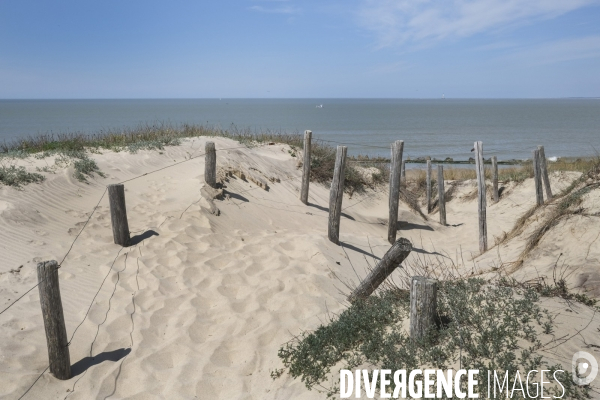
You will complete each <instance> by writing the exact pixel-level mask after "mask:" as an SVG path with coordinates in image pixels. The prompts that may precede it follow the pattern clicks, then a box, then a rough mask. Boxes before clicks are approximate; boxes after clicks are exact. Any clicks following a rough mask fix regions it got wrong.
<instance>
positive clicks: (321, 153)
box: [0, 124, 588, 195]
mask: <svg viewBox="0 0 600 400" xmlns="http://www.w3.org/2000/svg"><path fill="white" fill-rule="evenodd" d="M201 136H212V137H226V138H230V139H233V140H236V141H238V142H240V143H242V144H245V145H247V146H253V145H257V144H262V143H284V144H288V145H289V146H290V147H291V152H290V154H291V155H292V156H298V155H299V153H300V150H301V149H302V145H303V135H302V134H301V133H299V132H292V133H286V132H278V131H268V130H267V131H260V132H259V131H253V130H251V129H239V128H237V127H236V126H233V125H232V126H231V127H229V128H228V129H221V128H215V127H209V126H203V125H190V124H183V125H180V126H173V125H170V124H154V125H140V126H138V127H136V128H127V129H121V130H108V131H101V132H98V133H95V134H84V133H70V134H57V135H56V134H48V135H38V136H31V137H28V138H22V139H18V140H15V141H12V142H5V143H2V144H0V158H1V159H7V158H13V159H15V158H17V159H19V158H26V157H29V156H35V157H37V158H44V157H49V156H57V157H61V159H62V161H61V162H62V163H63V164H68V165H73V166H74V176H75V177H76V178H77V179H78V180H81V181H85V180H87V179H88V178H89V177H90V176H92V175H93V174H98V175H100V174H101V171H100V170H99V168H98V166H97V165H96V164H95V162H94V160H93V159H92V158H90V157H89V156H87V153H94V152H99V151H101V150H111V151H129V152H131V153H136V152H138V151H140V150H158V151H162V150H164V148H165V147H167V146H175V145H179V144H180V143H181V140H182V139H185V138H194V137H201ZM335 151H336V149H335V147H333V146H331V145H330V144H328V143H326V142H322V141H319V140H316V139H315V140H313V146H312V160H311V180H313V181H316V182H320V183H324V184H329V183H330V182H331V179H332V177H333V166H334V164H335ZM65 157H66V158H67V159H69V162H64V161H65ZM587 163H588V161H585V160H576V161H575V162H570V163H566V162H564V161H561V162H557V163H550V164H549V170H550V171H554V170H576V171H584V170H586V166H587ZM15 168H16V167H15ZM373 168H374V169H375V170H376V172H370V173H368V174H365V172H364V171H365V169H370V170H371V171H373ZM17 169H20V168H17ZM48 171H50V172H51V171H52V167H50V166H48V167H44V168H42V169H40V171H38V172H48ZM11 174H13V173H12V172H11ZM490 174H491V173H490V171H489V168H487V169H486V175H490ZM13 175H14V174H13ZM38 175H39V174H38ZM38 175H35V174H34V176H36V177H38ZM16 176H17V179H18V182H19V185H24V184H28V183H32V182H36V180H31V179H33V178H32V176H27V175H25V174H23V173H19V174H17V175H16ZM490 176H491V175H490ZM531 176H533V169H532V167H531V163H529V164H527V163H525V164H524V165H519V166H511V167H507V168H501V169H500V180H501V181H516V182H521V181H523V180H524V179H526V178H528V177H531ZM444 177H445V179H447V180H466V179H474V178H475V171H474V169H473V168H464V167H462V168H461V167H449V166H446V168H445V171H444ZM21 178H22V179H21ZM407 179H408V180H410V181H414V182H416V187H417V188H422V187H424V181H425V172H424V171H423V170H418V169H413V170H409V171H407ZM388 180H389V159H386V158H382V157H376V158H370V157H367V156H356V157H349V159H348V162H347V166H346V176H345V182H346V185H345V186H346V187H345V189H346V191H347V192H348V193H350V194H352V193H354V192H357V191H358V192H360V191H362V190H364V189H365V188H366V187H373V186H375V185H378V184H382V183H386V182H387V181H388ZM38 181H39V180H38ZM8 182H9V180H6V181H5V180H4V179H2V180H0V183H3V184H6V185H8V184H9V183H8ZM10 182H14V181H13V180H11V181H10ZM11 185H14V183H13V184H11ZM411 190H412V189H411ZM416 193H417V194H419V195H420V193H419V191H418V190H417V191H416Z"/></svg>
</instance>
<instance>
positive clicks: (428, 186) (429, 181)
mask: <svg viewBox="0 0 600 400" xmlns="http://www.w3.org/2000/svg"><path fill="white" fill-rule="evenodd" d="M429 213H431V158H430V157H427V214H429Z"/></svg>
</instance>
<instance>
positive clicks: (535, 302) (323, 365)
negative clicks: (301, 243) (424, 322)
mask: <svg viewBox="0 0 600 400" xmlns="http://www.w3.org/2000/svg"><path fill="white" fill-rule="evenodd" d="M547 289H548V288H547ZM556 290H557V289H554V288H549V289H548V290H546V291H544V292H543V293H540V291H538V290H535V289H534V288H530V287H524V286H519V285H507V284H506V282H504V281H500V282H496V283H490V282H486V281H484V280H483V279H477V278H468V279H455V280H447V281H441V282H440V286H439V289H438V297H437V308H438V315H439V320H438V326H437V328H436V329H432V330H431V331H430V332H429V335H428V336H427V337H426V338H425V339H423V340H421V341H413V340H411V339H410V337H409V335H408V332H407V331H406V327H405V326H406V325H403V322H404V321H406V320H407V319H408V317H409V307H410V299H409V292H408V290H406V289H402V288H400V287H396V286H393V285H387V286H386V287H385V288H382V289H381V290H379V292H377V293H376V294H374V295H372V296H371V297H369V298H368V299H366V300H364V301H358V302H356V303H354V304H352V305H351V306H350V307H349V308H347V309H346V310H344V311H343V312H342V313H341V314H340V315H337V316H334V317H332V318H331V319H330V320H329V322H328V323H326V324H323V325H321V326H319V327H318V328H317V329H316V330H314V331H307V332H303V333H301V334H300V335H298V336H297V337H295V338H293V339H292V340H291V341H290V342H288V343H285V344H284V345H283V346H282V347H281V348H280V349H279V352H278V355H279V358H280V359H281V361H282V363H283V368H281V369H278V370H275V371H272V373H271V376H272V377H273V378H274V379H277V378H278V377H280V376H282V375H283V374H285V373H287V374H289V375H290V376H291V377H293V378H299V379H300V380H301V381H302V382H304V384H305V385H306V387H307V388H308V389H309V390H312V389H315V390H319V391H322V392H323V393H324V394H326V395H327V396H328V397H337V396H338V395H339V393H340V388H339V370H340V369H349V370H354V369H359V368H360V369H370V370H373V369H390V370H392V371H395V370H407V371H410V370H416V369H422V368H423V367H424V366H427V368H432V369H441V370H446V369H450V368H454V369H459V368H462V369H467V370H468V369H477V370H479V371H480V372H479V376H480V377H487V374H488V371H496V372H497V374H498V376H504V373H505V372H506V371H508V373H509V375H508V376H509V385H508V387H509V388H512V387H513V384H515V381H516V373H517V371H519V373H520V374H521V376H525V374H527V372H528V371H530V370H538V371H539V370H540V369H546V370H550V371H552V372H551V373H553V372H554V371H558V370H563V371H565V372H558V373H557V374H558V375H557V376H558V377H559V379H560V381H561V383H562V384H563V386H564V388H565V389H564V390H565V394H564V397H563V398H569V399H584V398H589V390H590V388H589V387H582V386H577V385H575V384H574V383H573V381H572V379H571V373H570V368H569V366H566V367H564V366H562V365H559V364H556V365H550V364H548V363H547V362H546V361H544V360H543V358H542V356H541V353H540V352H541V351H543V350H544V349H546V348H551V347H552V346H554V345H556V343H555V338H554V337H553V333H554V320H553V317H552V316H551V314H550V313H549V312H548V311H547V310H545V309H543V308H542V307H541V305H540V303H539V301H540V296H541V295H561V293H562V294H564V292H561V291H562V290H563V289H558V291H556ZM563 297H564V296H563ZM492 373H493V372H492ZM536 379H538V380H539V377H536ZM479 382H480V384H479V386H478V391H479V393H480V394H484V396H485V394H486V393H487V390H488V388H487V385H488V382H487V379H485V378H483V379H481V380H480V381H479ZM466 384H467V383H466V381H463V382H461V385H462V388H463V390H465V391H466ZM534 385H535V384H534V383H532V382H531V381H530V382H529V387H526V389H528V390H530V392H531V393H535V391H536V388H535V386H534ZM516 386H517V387H518V386H519V383H518V382H516ZM523 386H527V385H526V384H525V381H523ZM547 386H548V385H546V387H545V393H547V395H549V396H552V395H555V396H560V395H561V394H562V389H561V388H560V386H557V385H555V386H554V387H552V388H549V387H547ZM394 387H395V386H394V384H393V382H392V385H391V388H390V392H391V391H393V389H394ZM378 391H379V388H378ZM443 398H446V397H443ZM512 398H520V399H522V398H528V397H524V393H523V395H521V392H519V391H516V392H514V396H513V397H512Z"/></svg>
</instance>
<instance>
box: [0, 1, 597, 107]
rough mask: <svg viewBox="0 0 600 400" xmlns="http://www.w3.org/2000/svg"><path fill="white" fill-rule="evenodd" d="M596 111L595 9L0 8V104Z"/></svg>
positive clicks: (540, 4)
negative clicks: (275, 103)
mask: <svg viewBox="0 0 600 400" xmlns="http://www.w3.org/2000/svg"><path fill="white" fill-rule="evenodd" d="M442 95H444V96H445V97H446V98H547V97H549V98H553V97H600V0H396V1H393V0H343V1H340V0H320V1H313V0H306V1H300V0H220V1H210V0H196V1H179V0H169V1H157V0H143V1H141V0H126V1H123V0H69V1H66V0H52V1H32V0H0V98H2V99H24V98H30V99H33V98H220V97H222V98H232V97H236V98H439V97H441V96H442Z"/></svg>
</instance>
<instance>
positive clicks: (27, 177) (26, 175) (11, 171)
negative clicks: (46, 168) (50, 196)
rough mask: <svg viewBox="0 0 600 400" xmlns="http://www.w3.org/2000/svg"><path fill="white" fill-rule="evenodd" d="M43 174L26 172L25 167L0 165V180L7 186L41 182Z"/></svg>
mask: <svg viewBox="0 0 600 400" xmlns="http://www.w3.org/2000/svg"><path fill="white" fill-rule="evenodd" d="M44 179H45V178H44V175H41V174H38V173H35V172H27V170H26V169H25V167H17V166H15V165H10V166H8V167H6V166H0V182H1V183H3V184H4V185H7V186H14V187H21V186H22V185H26V184H28V183H36V182H42V181H43V180H44Z"/></svg>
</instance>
